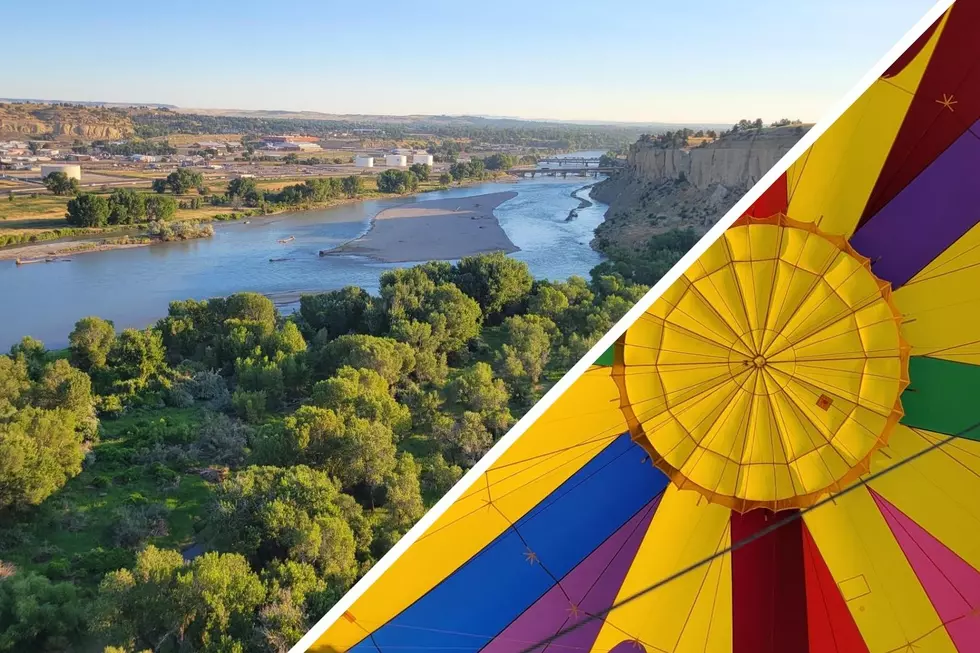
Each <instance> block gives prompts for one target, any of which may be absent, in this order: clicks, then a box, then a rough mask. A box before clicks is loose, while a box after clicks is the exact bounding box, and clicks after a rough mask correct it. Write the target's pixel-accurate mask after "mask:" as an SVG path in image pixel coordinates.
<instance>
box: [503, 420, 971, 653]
mask: <svg viewBox="0 0 980 653" xmlns="http://www.w3.org/2000/svg"><path fill="white" fill-rule="evenodd" d="M978 427H980V422H977V423H976V424H973V425H972V426H970V427H968V428H966V429H964V430H962V431H961V432H959V433H956V434H955V435H951V436H949V437H947V438H946V439H944V440H939V441H937V442H935V443H934V444H931V445H929V446H928V447H925V448H924V449H922V450H921V451H919V452H917V453H915V454H913V455H911V456H909V457H907V458H904V459H902V460H901V461H899V462H897V463H895V464H894V465H892V466H890V467H887V468H885V469H882V470H880V471H878V472H875V473H874V474H871V475H870V476H867V477H866V478H863V479H861V480H860V481H858V482H857V483H855V484H854V485H851V486H849V487H847V488H845V489H844V490H842V491H840V492H838V493H837V494H833V495H830V496H828V497H826V498H825V499H822V500H821V501H818V502H817V503H815V504H813V505H812V506H809V507H807V508H803V509H802V510H799V511H797V512H794V513H793V514H792V515H790V516H788V517H785V518H783V519H781V520H779V521H777V522H775V523H773V524H771V525H770V526H767V527H766V528H764V529H762V530H760V531H757V532H756V533H754V534H753V535H751V536H750V537H747V538H745V539H743V540H740V541H738V542H736V543H735V544H732V545H731V546H729V547H728V548H726V549H723V550H721V551H718V552H716V553H714V554H712V555H710V556H708V557H707V558H704V559H703V560H700V561H698V562H695V563H694V564H691V565H689V566H687V567H685V568H683V569H681V570H679V571H677V572H675V573H673V574H671V575H670V576H668V577H666V578H664V579H662V580H659V581H657V582H656V583H653V584H652V585H648V586H647V587H645V588H643V589H641V590H639V591H637V592H635V593H633V594H631V595H629V596H627V597H626V598H624V599H623V600H621V601H619V602H617V603H614V604H613V605H612V606H610V607H608V608H606V609H605V610H601V611H599V612H596V613H593V614H590V615H588V616H587V617H585V618H584V619H582V620H580V621H578V622H577V623H575V624H573V625H572V626H569V627H568V628H565V629H563V630H561V631H559V632H557V633H555V634H554V635H551V636H550V637H547V638H545V639H542V640H540V641H538V642H537V643H535V644H534V645H533V646H530V647H528V648H525V649H522V650H521V651H520V653H532V652H533V651H536V650H538V649H539V648H541V647H544V646H548V645H550V644H552V643H553V642H555V641H556V640H558V639H560V638H562V637H564V636H565V635H567V634H569V633H571V632H574V631H576V630H578V629H579V628H581V627H582V626H585V625H586V624H589V623H591V622H593V621H596V620H598V619H603V618H605V617H606V616H607V615H608V614H609V613H611V612H612V611H613V610H617V609H619V608H621V607H623V606H624V605H627V604H628V603H632V602H633V601H636V600H637V599H640V598H642V597H644V596H646V595H647V594H650V593H651V592H654V591H656V590H657V589H660V588H661V587H663V586H664V585H667V584H668V583H671V582H673V581H675V580H678V579H680V578H682V577H684V576H686V575H687V574H689V573H692V572H694V571H697V570H698V569H700V568H702V567H704V566H706V565H710V564H711V563H712V562H713V561H715V560H717V559H718V558H721V557H723V556H726V555H729V554H731V553H734V552H735V551H737V550H739V549H741V548H743V547H745V546H746V545H748V544H751V543H753V542H755V541H756V540H759V539H762V538H763V537H765V536H766V535H769V534H770V533H773V532H775V531H776V530H777V529H779V528H781V527H783V526H785V525H786V524H789V523H791V522H794V521H796V520H798V519H801V518H802V517H803V516H804V515H806V514H808V513H810V512H812V511H813V510H816V509H817V508H820V507H821V506H824V505H826V504H828V503H833V502H836V501H837V499H838V498H840V497H842V496H844V495H846V494H849V493H850V492H853V491H854V490H857V489H858V488H861V487H864V486H866V485H867V484H868V483H870V482H871V481H874V480H877V479H879V478H881V477H882V476H885V475H886V474H888V473H889V472H892V471H894V470H896V469H898V468H900V467H903V466H905V465H906V464H908V463H910V462H912V461H914V460H917V459H918V458H921V457H922V456H924V455H926V454H927V453H930V452H931V451H935V450H936V449H939V448H941V447H943V446H944V445H946V444H948V443H949V442H953V441H955V440H956V439H957V438H959V437H962V436H964V435H966V434H967V433H969V432H970V431H973V430H974V429H976V428H978Z"/></svg>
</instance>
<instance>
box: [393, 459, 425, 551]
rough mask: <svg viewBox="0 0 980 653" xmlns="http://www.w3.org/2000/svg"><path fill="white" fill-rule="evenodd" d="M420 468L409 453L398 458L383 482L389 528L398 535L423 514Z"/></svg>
mask: <svg viewBox="0 0 980 653" xmlns="http://www.w3.org/2000/svg"><path fill="white" fill-rule="evenodd" d="M421 471H422V468H421V466H420V465H419V464H418V463H416V462H415V458H413V457H412V454H410V453H402V454H399V456H398V463H397V464H396V465H395V469H394V470H392V472H391V474H389V476H388V479H387V480H386V481H385V508H386V509H387V511H388V514H387V517H388V519H387V521H388V524H389V528H391V529H392V530H394V531H397V532H398V534H399V535H401V534H402V533H404V532H405V531H407V530H408V529H409V528H411V527H412V526H413V525H414V524H415V522H417V521H418V520H419V518H421V517H422V515H424V514H425V504H424V503H423V501H422V488H421V485H420V484H419V474H420V473H421Z"/></svg>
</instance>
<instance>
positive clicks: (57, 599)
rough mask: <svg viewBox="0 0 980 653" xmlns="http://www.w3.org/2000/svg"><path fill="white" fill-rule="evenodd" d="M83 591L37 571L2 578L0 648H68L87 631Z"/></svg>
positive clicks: (28, 649) (31, 649)
mask: <svg viewBox="0 0 980 653" xmlns="http://www.w3.org/2000/svg"><path fill="white" fill-rule="evenodd" d="M79 594H80V593H79V591H78V590H77V589H76V587H75V586H74V585H73V584H72V583H54V582H51V581H50V580H48V579H47V578H45V577H44V576H42V575H40V574H38V573H35V572H21V573H18V574H15V575H14V576H12V577H11V578H7V579H2V578H0V651H4V652H5V653H6V652H9V653H17V652H18V651H54V650H68V647H69V642H74V641H77V640H78V639H79V637H80V636H81V635H82V634H83V633H84V631H85V606H84V604H83V601H82V597H81V596H80V595H79Z"/></svg>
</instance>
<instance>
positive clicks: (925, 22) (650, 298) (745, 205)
mask: <svg viewBox="0 0 980 653" xmlns="http://www.w3.org/2000/svg"><path fill="white" fill-rule="evenodd" d="M962 1H966V0H962ZM952 4H953V0H939V2H938V3H937V4H936V5H935V6H933V7H932V9H930V10H929V11H928V12H927V13H926V14H925V15H924V16H923V17H922V18H921V19H920V20H919V22H918V23H916V24H915V26H914V27H912V29H910V30H909V31H908V32H907V33H906V34H905V36H903V37H902V38H901V39H900V40H899V41H898V42H897V43H896V44H895V45H894V46H893V47H892V49H891V50H889V51H888V53H887V54H886V55H885V56H884V57H882V58H881V59H880V60H879V61H878V63H877V64H875V65H874V67H872V68H871V70H870V71H868V73H867V74H866V75H865V76H864V77H863V78H862V79H861V81H860V82H858V84H857V85H856V86H854V88H852V89H851V90H850V91H849V92H848V93H847V95H845V96H844V98H843V99H842V100H841V101H840V102H839V103H838V104H837V105H836V106H835V108H834V109H833V110H832V111H831V112H830V113H829V114H827V115H826V116H824V117H823V118H822V119H821V120H820V121H819V122H817V123H816V124H815V125H814V126H813V128H811V129H810V130H809V131H808V132H807V133H806V134H805V135H804V136H803V138H801V139H800V140H799V141H798V142H797V143H796V145H794V146H793V147H792V148H791V149H790V150H789V151H788V152H787V153H786V154H785V155H783V158H781V159H780V160H779V161H778V162H777V163H776V165H774V166H773V167H772V169H770V170H769V172H767V173H766V174H765V175H764V176H763V177H762V179H760V180H759V181H758V182H757V183H756V184H755V185H754V186H753V187H752V188H751V189H749V191H748V192H747V193H746V194H745V195H744V196H742V199H740V200H739V201H738V202H736V203H735V206H733V207H732V208H731V209H729V211H728V213H726V214H725V215H724V216H723V217H722V218H721V219H720V220H719V221H718V222H717V223H716V224H715V225H714V226H713V227H712V228H711V229H710V230H709V231H708V232H707V233H706V234H705V235H704V236H702V237H701V240H699V241H698V242H697V243H696V244H695V245H694V247H692V248H691V249H690V250H689V251H688V252H687V254H685V255H684V256H683V257H681V260H680V261H678V262H677V263H676V264H675V265H674V267H672V268H671V269H670V270H669V271H668V272H667V274H665V275H664V276H663V278H661V279H660V281H658V282H657V283H656V284H654V286H653V287H652V288H651V289H650V290H649V291H648V292H647V294H645V295H644V296H643V297H642V298H641V299H640V301H638V302H637V303H636V304H635V305H634V306H633V308H631V309H630V310H629V312H627V313H626V315H624V316H623V317H622V318H621V319H620V320H619V322H617V323H616V324H615V326H613V328H612V329H610V330H609V332H608V333H606V335H605V336H603V337H602V338H601V339H600V340H599V342H597V343H596V344H595V345H594V346H593V347H592V349H590V350H589V352H588V353H587V354H586V355H585V356H583V357H582V359H581V360H579V361H578V362H577V363H576V364H575V365H574V366H572V368H571V369H570V370H568V372H566V373H565V375H564V376H563V377H562V378H561V379H560V380H559V381H558V382H557V383H556V384H555V385H554V386H552V388H551V389H550V390H549V391H548V392H547V393H545V395H544V397H542V398H541V400H540V401H538V403H536V404H535V405H534V406H533V407H532V408H531V410H529V411H528V412H527V413H526V414H525V415H524V417H522V418H521V419H520V420H518V422H517V424H515V425H514V426H513V427H512V428H511V429H510V430H509V431H508V432H507V433H506V434H505V435H504V436H503V437H502V438H500V440H498V441H497V443H496V444H495V445H494V446H493V447H492V448H491V449H490V451H488V452H487V453H486V455H485V456H483V458H481V459H480V460H479V462H477V463H476V465H474V466H473V467H472V468H471V469H470V470H469V471H468V472H467V473H466V474H465V475H464V476H463V478H461V479H460V480H459V481H458V482H457V483H456V485H454V486H453V487H452V489H450V490H449V492H447V493H446V494H445V496H443V497H442V499H440V500H439V502H438V503H436V505H434V506H433V507H432V509H431V510H429V512H427V513H426V514H425V515H424V516H423V517H422V519H420V520H419V521H418V523H416V524H415V526H413V527H412V529H411V530H409V531H408V533H406V534H405V535H404V536H403V537H402V538H401V539H400V540H398V542H397V543H396V544H395V546H393V547H392V548H391V549H390V550H389V551H388V553H386V554H385V555H384V557H382V558H381V560H379V561H378V562H377V563H376V564H375V565H374V566H373V567H372V568H371V569H370V571H368V573H366V574H365V575H364V577H363V578H361V580H359V581H358V582H357V583H356V584H355V585H354V587H352V588H351V589H350V591H348V592H347V593H346V594H345V595H344V596H343V597H342V598H341V599H340V601H338V602H337V603H336V605H334V606H333V607H332V608H331V609H330V611H329V612H327V614H325V615H324V616H323V617H322V618H321V619H320V621H318V622H317V623H316V625H314V626H313V628H311V629H310V630H309V632H307V633H306V635H304V636H303V638H302V639H300V640H299V641H298V642H297V643H296V645H295V646H293V647H292V648H291V649H290V650H289V653H305V652H306V651H307V650H309V648H310V647H311V646H313V644H315V643H316V641H317V640H318V639H319V638H320V636H321V635H323V633H325V632H326V631H327V629H328V628H330V626H332V625H333V623H334V622H335V621H337V619H339V618H340V617H341V615H343V614H344V612H346V611H347V610H348V609H349V608H350V607H351V606H352V605H353V604H354V602H355V601H357V599H359V598H360V597H361V595H362V594H364V592H366V591H367V589H368V588H369V587H371V585H372V584H374V582H375V581H376V580H377V579H378V578H380V577H381V575H382V574H384V573H385V571H387V570H388V568H389V567H391V566H392V565H393V564H394V563H395V561H397V560H398V558H400V557H401V555H402V554H403V553H404V552H405V551H406V550H407V549H408V548H409V547H410V546H412V544H414V543H415V541H416V540H418V539H419V538H420V537H421V536H422V535H423V534H424V533H425V531H427V530H428V529H429V527H430V526H432V524H433V523H435V521H436V520H437V519H439V517H441V516H442V514H443V513H445V512H446V511H447V510H448V509H449V507H450V506H451V505H452V504H453V503H455V502H456V500H457V499H458V498H459V497H460V496H462V494H463V492H465V491H466V489H467V488H469V487H470V486H471V485H472V484H473V482H474V481H476V480H478V479H479V478H480V477H481V476H482V475H483V474H484V472H486V471H487V470H488V469H489V468H490V466H491V465H493V463H494V462H496V461H497V459H498V458H500V456H501V455H503V453H504V452H505V451H507V449H508V448H509V447H510V446H511V445H512V444H513V443H514V442H516V441H517V439H518V438H520V437H521V436H522V435H524V432H525V431H527V429H528V428H530V426H531V425H532V424H533V423H534V422H535V421H537V419H538V418H539V417H541V415H543V414H544V412H545V411H547V410H548V409H549V408H550V407H551V405H552V404H554V403H555V401H556V400H557V399H558V397H560V396H561V395H562V393H564V392H565V390H567V389H568V388H569V387H570V386H571V385H572V384H573V383H575V381H577V380H578V378H579V377H580V376H582V374H584V373H585V372H586V370H588V369H589V367H590V366H591V365H592V363H593V362H594V361H595V360H596V359H597V358H598V357H599V356H600V355H602V353H603V352H605V351H606V350H607V349H609V348H610V347H612V346H613V344H614V343H615V342H616V339H617V338H619V336H621V335H622V334H623V333H624V332H625V331H626V329H628V328H629V327H630V326H631V325H632V324H633V323H634V322H635V321H636V320H637V319H639V317H640V316H641V315H642V314H643V313H645V312H646V311H647V309H649V308H650V306H651V305H653V303H654V302H655V301H656V300H657V299H658V298H659V297H660V295H662V294H663V293H664V291H666V290H667V288H669V287H670V286H671V284H673V283H674V282H675V281H677V279H678V278H680V276H681V275H682V274H683V273H684V272H685V271H686V270H687V269H688V268H689V267H691V265H693V264H694V262H695V261H697V259H698V258H699V257H700V256H701V255H702V254H703V253H704V252H705V250H707V249H708V247H710V246H711V244H712V243H714V242H715V241H716V240H718V238H719V237H720V236H721V235H722V234H723V233H724V232H725V230H726V229H728V227H730V226H731V225H732V223H734V222H735V220H737V219H738V218H739V216H741V215H742V214H743V213H745V212H746V211H747V210H748V209H749V207H750V206H752V204H753V203H754V202H755V201H756V200H758V199H759V197H761V196H762V194H763V193H764V192H765V191H766V189H768V188H769V187H770V186H772V185H773V184H774V183H775V182H776V181H777V180H778V179H779V177H780V176H781V175H782V174H783V173H784V172H786V170H787V169H789V167H790V166H791V165H792V164H793V163H794V162H795V161H796V160H797V159H798V158H800V155H802V154H803V153H804V152H806V150H807V149H809V148H810V146H812V145H813V144H814V142H816V140H817V139H818V138H820V136H821V135H822V134H823V133H824V132H825V131H827V129H828V128H829V127H830V126H831V125H832V124H834V122H836V121H837V119H838V118H840V117H841V115H842V114H843V113H844V112H845V111H846V110H847V109H848V108H849V107H850V106H851V105H852V104H854V102H855V101H857V100H858V99H859V98H860V97H861V96H862V95H863V94H864V92H865V91H867V90H868V88H870V86H871V85H872V84H873V83H874V82H875V80H877V79H878V78H880V77H881V76H882V75H883V74H884V73H885V71H886V70H888V68H889V67H890V66H891V65H892V64H893V63H894V62H895V61H896V60H897V59H898V58H899V57H900V56H901V55H902V54H903V53H904V52H905V51H906V50H908V49H909V47H911V45H912V44H913V43H914V42H915V40H916V39H918V38H919V37H920V36H921V35H922V34H923V33H924V32H925V31H926V30H927V29H928V28H929V26H930V25H932V24H933V23H934V22H935V21H936V20H938V19H939V18H940V17H941V16H942V14H943V13H944V12H945V11H946V10H947V9H949V7H950V6H952Z"/></svg>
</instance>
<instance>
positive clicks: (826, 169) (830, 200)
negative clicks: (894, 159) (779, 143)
mask: <svg viewBox="0 0 980 653" xmlns="http://www.w3.org/2000/svg"><path fill="white" fill-rule="evenodd" d="M945 20H946V18H945V17H944V18H943V19H942V21H943V22H942V23H941V24H940V26H939V28H938V29H937V30H936V31H935V32H934V33H933V35H932V36H931V37H930V38H929V40H928V42H927V43H926V45H925V46H924V47H923V48H922V49H921V50H920V51H919V53H918V54H917V55H916V56H915V58H914V59H913V60H912V61H911V62H910V63H909V64H908V65H907V66H906V67H905V69H904V70H902V72H900V73H899V74H897V75H895V76H894V77H892V78H890V79H880V80H877V81H875V82H874V83H873V84H872V85H871V87H870V88H869V89H868V90H867V91H866V92H865V93H863V94H862V95H861V97H860V98H859V99H858V100H857V101H855V102H854V104H852V105H851V106H850V107H848V108H847V110H846V111H845V112H844V113H843V115H841V117H840V118H838V119H837V120H836V121H835V122H834V124H832V125H831V126H830V127H829V128H828V129H827V131H826V132H824V133H823V134H822V135H821V136H820V138H819V139H817V141H816V143H814V144H813V146H812V147H811V148H810V149H809V150H808V151H807V153H806V155H804V156H803V157H801V158H800V160H799V161H797V162H796V163H794V164H793V165H792V166H791V167H790V169H789V171H788V173H787V181H788V184H787V185H788V189H789V200H790V203H789V214H790V215H792V216H793V217H794V219H796V220H800V221H803V222H813V223H816V224H817V225H818V226H819V227H820V229H821V230H823V231H824V232H826V233H830V234H835V235H843V236H850V235H851V234H852V233H853V231H854V229H855V228H856V227H857V223H858V220H859V219H860V217H861V214H862V212H863V211H864V207H865V205H866V204H867V201H868V197H869V196H870V195H871V190H872V189H873V188H874V185H875V182H876V181H877V180H878V176H879V175H880V173H881V170H882V168H883V167H884V164H885V159H886V158H887V157H888V153H889V152H890V151H891V147H892V143H893V142H894V141H895V137H896V135H897V134H898V130H899V128H900V127H901V125H902V121H903V120H904V118H905V114H906V112H907V111H908V108H909V105H910V104H911V102H912V98H913V97H914V93H915V90H916V88H918V85H919V82H920V80H921V79H922V75H923V73H924V72H925V69H926V66H927V64H928V63H929V59H930V58H931V57H932V54H933V52H934V51H935V48H936V42H937V41H938V40H939V37H940V35H941V34H942V31H943V26H944V25H945Z"/></svg>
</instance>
